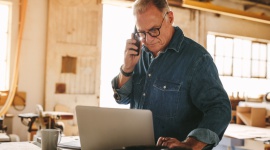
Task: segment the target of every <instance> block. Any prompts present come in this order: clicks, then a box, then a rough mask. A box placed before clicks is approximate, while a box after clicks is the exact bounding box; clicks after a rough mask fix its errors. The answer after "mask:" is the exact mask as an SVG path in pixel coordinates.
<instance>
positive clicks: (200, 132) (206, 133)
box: [188, 128, 220, 146]
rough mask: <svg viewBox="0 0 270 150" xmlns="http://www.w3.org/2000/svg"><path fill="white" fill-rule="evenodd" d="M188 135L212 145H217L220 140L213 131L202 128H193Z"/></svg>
mask: <svg viewBox="0 0 270 150" xmlns="http://www.w3.org/2000/svg"><path fill="white" fill-rule="evenodd" d="M188 136H191V137H195V138H196V139H197V140H199V141H201V142H203V143H206V144H209V145H213V146H217V145H218V143H219V141H220V139H219V137H218V135H217V134H216V133H215V132H213V131H211V130H209V129H204V128H198V129H194V130H192V131H191V132H190V133H189V134H188Z"/></svg>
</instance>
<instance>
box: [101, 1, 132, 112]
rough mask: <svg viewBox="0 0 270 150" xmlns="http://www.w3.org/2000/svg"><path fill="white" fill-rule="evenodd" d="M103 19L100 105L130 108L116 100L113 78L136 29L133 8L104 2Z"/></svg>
mask: <svg viewBox="0 0 270 150" xmlns="http://www.w3.org/2000/svg"><path fill="white" fill-rule="evenodd" d="M102 20H103V24H102V52H101V85H100V106H101V107H120V108H128V107H129V105H119V104H117V103H116V102H115V100H114V98H113V90H112V86H111V80H112V79H113V78H114V77H115V76H116V75H117V74H118V73H119V68H120V66H121V65H122V64H123V60H124V49H125V46H126V40H127V39H128V38H130V36H131V33H132V32H133V30H134V25H135V23H134V18H133V15H132V9H131V8H125V7H122V6H115V5H110V4H104V5H103V19H102Z"/></svg>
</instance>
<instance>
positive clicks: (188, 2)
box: [182, 0, 270, 24]
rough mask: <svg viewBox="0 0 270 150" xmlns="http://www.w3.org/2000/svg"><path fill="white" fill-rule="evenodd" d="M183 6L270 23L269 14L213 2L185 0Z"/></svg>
mask: <svg viewBox="0 0 270 150" xmlns="http://www.w3.org/2000/svg"><path fill="white" fill-rule="evenodd" d="M182 6H183V7H186V8H191V9H197V10H202V11H207V12H212V13H218V14H222V15H227V16H231V17H236V18H241V19H246V20H251V21H256V22H261V23H266V24H270V17H268V16H265V15H261V14H256V13H251V12H245V11H241V10H236V9H231V8H227V7H222V6H217V5H213V4H211V3H210V2H199V1H194V0H183V4H182Z"/></svg>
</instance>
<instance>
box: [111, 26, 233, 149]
mask: <svg viewBox="0 0 270 150" xmlns="http://www.w3.org/2000/svg"><path fill="white" fill-rule="evenodd" d="M174 29H175V33H174V35H173V38H172V40H171V42H170V43H169V45H168V46H167V48H166V49H165V50H164V51H163V52H161V53H160V54H159V55H158V57H156V58H154V57H153V55H152V53H151V52H150V51H149V50H148V49H147V47H145V46H143V48H142V55H141V58H140V60H139V62H138V64H137V65H136V67H135V69H134V74H133V76H132V77H131V78H130V80H129V81H128V82H127V83H125V84H124V85H123V86H122V87H121V88H120V89H117V84H118V76H116V77H115V78H114V79H113V80H112V86H113V88H114V90H115V92H117V93H118V94H119V96H120V99H119V100H116V102H117V103H119V104H130V108H132V109H149V110H151V111H152V113H153V124H154V133H155V140H156V141H157V139H158V138H159V137H160V136H166V137H175V138H177V139H178V140H180V141H183V140H185V139H186V137H187V136H192V137H195V138H197V139H198V140H200V141H202V142H205V143H207V144H210V145H212V146H215V145H217V144H218V143H219V141H220V140H221V138H222V136H223V133H224V131H225V129H226V128H227V126H228V124H229V122H230V120H231V105H230V101H229V98H228V95H227V93H226V91H225V90H224V88H223V86H222V83H221V81H220V79H219V76H218V71H217V68H216V66H215V64H214V62H213V59H212V58H211V56H210V54H209V53H208V52H207V51H206V50H205V48H203V47H202V46H201V45H199V44H198V43H196V42H194V41H193V40H191V39H189V38H187V37H185V36H184V34H183V32H182V30H181V29H180V28H179V27H174Z"/></svg>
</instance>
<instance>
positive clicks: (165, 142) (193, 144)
mask: <svg viewBox="0 0 270 150" xmlns="http://www.w3.org/2000/svg"><path fill="white" fill-rule="evenodd" d="M206 145H207V144H206V143H203V142H200V141H198V140H196V139H195V138H193V137H188V138H187V139H186V140H185V141H183V142H180V141H178V140H177V139H176V138H170V137H160V138H159V139H158V141H157V146H167V147H168V148H176V147H182V148H187V149H191V150H202V149H203V148H204V147H205V146H206Z"/></svg>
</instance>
